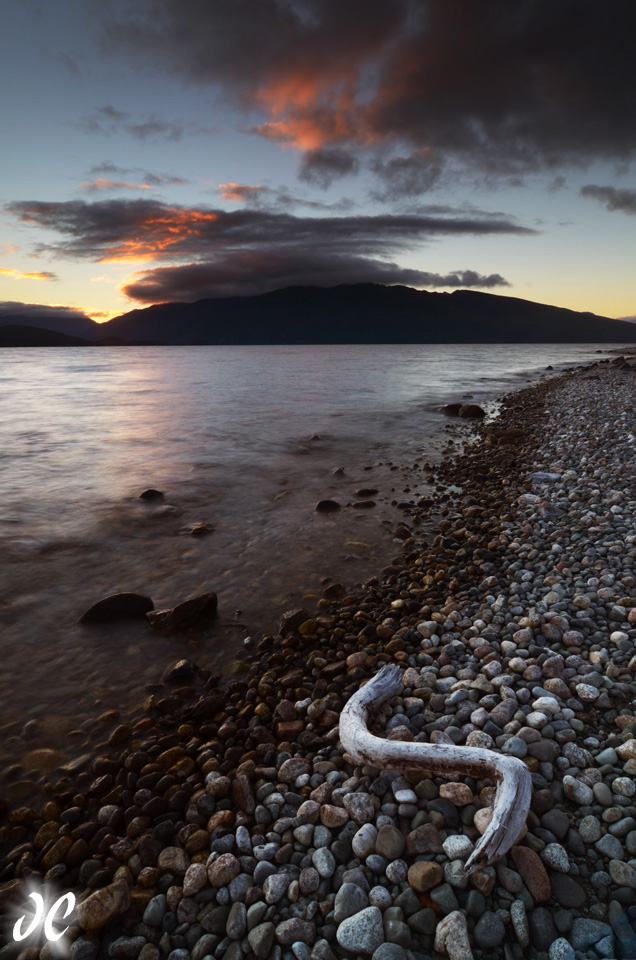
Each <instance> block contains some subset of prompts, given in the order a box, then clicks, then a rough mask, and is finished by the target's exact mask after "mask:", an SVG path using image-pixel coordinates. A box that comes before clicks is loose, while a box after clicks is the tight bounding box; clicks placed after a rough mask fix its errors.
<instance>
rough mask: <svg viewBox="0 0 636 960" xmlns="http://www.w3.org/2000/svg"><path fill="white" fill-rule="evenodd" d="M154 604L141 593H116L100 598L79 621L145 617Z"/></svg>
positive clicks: (107, 620) (97, 621) (105, 620)
mask: <svg viewBox="0 0 636 960" xmlns="http://www.w3.org/2000/svg"><path fill="white" fill-rule="evenodd" d="M153 607H154V604H153V602H152V600H151V599H150V597H144V596H142V595H141V594H140V593H114V594H112V596H110V597H104V599H103V600H98V601H97V603H94V604H93V606H92V607H89V609H88V610H87V611H86V613H83V614H82V616H81V617H80V618H79V620H78V621H77V622H78V623H110V622H111V621H113V620H135V619H141V618H142V617H145V615H146V614H147V613H148V612H149V611H150V610H152V609H153Z"/></svg>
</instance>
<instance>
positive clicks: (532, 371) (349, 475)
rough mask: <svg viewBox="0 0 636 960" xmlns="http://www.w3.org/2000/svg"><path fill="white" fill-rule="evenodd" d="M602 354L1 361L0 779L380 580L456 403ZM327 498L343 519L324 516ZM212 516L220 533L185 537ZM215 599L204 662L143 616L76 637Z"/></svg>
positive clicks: (304, 351)
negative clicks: (45, 748) (117, 612)
mask: <svg viewBox="0 0 636 960" xmlns="http://www.w3.org/2000/svg"><path fill="white" fill-rule="evenodd" d="M604 349H607V348H604ZM595 350H596V345H590V346H585V345H583V346H581V345H575V346H567V345H538V346H527V345H504V346H474V345H471V346H381V347H378V346H351V347H349V346H337V347H326V346H325V347H282V348H281V347H276V348H274V347H272V348H267V347H169V348H165V347H157V348H152V347H149V348H143V349H136V348H126V349H117V348H95V349H92V348H84V349H29V350H21V349H16V350H4V351H2V353H1V354H0V458H1V460H2V470H1V471H0V537H1V538H2V549H1V552H0V620H1V622H2V632H1V635H0V655H1V657H2V672H1V675H0V770H1V769H2V766H3V762H4V763H5V764H6V763H7V762H9V760H15V759H16V756H17V757H19V756H20V754H21V752H22V753H24V751H25V750H27V749H30V748H31V747H32V746H33V745H34V743H35V744H36V745H37V744H40V743H43V744H46V745H50V746H56V747H58V748H59V749H60V750H62V752H63V754H64V755H65V756H67V755H69V753H73V752H77V746H78V745H79V746H82V745H85V746H87V747H88V745H90V744H92V745H94V743H95V741H97V740H99V737H100V735H102V734H101V733H100V730H99V729H98V728H97V727H96V726H95V724H93V723H92V721H91V720H90V718H92V717H95V716H96V715H97V714H99V713H100V712H101V711H102V710H104V709H106V707H111V706H113V707H117V708H119V709H122V710H124V711H125V710H127V709H130V708H132V707H133V706H135V705H136V704H138V703H139V701H140V699H141V698H142V697H143V689H142V688H143V684H144V682H148V681H150V680H155V679H156V678H157V677H158V676H159V675H160V673H161V672H162V670H163V669H164V667H165V666H166V665H167V664H168V663H170V662H172V661H174V660H175V659H177V658H178V657H180V656H183V655H190V656H192V657H193V658H194V659H196V660H197V661H198V662H199V663H200V665H202V666H203V665H208V666H218V665H219V664H221V663H223V662H224V661H226V660H227V659H229V656H230V654H231V651H232V650H233V649H234V650H236V649H237V648H239V647H240V646H241V644H242V641H243V639H244V637H245V636H247V635H248V634H249V633H252V632H256V631H258V630H268V629H271V628H272V627H273V626H274V625H275V624H276V623H277V620H278V616H279V615H280V612H281V610H282V609H284V608H285V607H288V606H289V605H293V604H296V605H297V604H298V603H299V602H304V603H306V604H311V603H312V602H313V601H315V599H316V598H317V597H320V595H321V593H322V590H323V588H324V583H325V582H327V581H328V579H329V578H333V579H335V580H341V581H343V582H345V583H346V584H351V585H353V584H354V583H355V582H356V581H357V582H359V581H361V580H362V579H365V578H366V577H368V576H369V575H371V574H373V573H377V572H378V571H379V570H380V569H381V567H382V566H384V565H385V564H386V562H388V560H389V559H390V557H391V556H392V554H393V553H394V552H396V544H395V543H394V542H393V530H394V529H395V525H396V522H397V521H398V519H401V517H402V514H401V513H400V512H399V511H397V510H396V508H395V507H394V506H391V501H392V500H393V501H395V500H404V499H409V498H410V497H415V496H417V495H420V494H423V493H425V492H426V488H425V486H424V475H423V474H422V471H421V466H422V465H423V464H424V463H425V462H426V461H430V462H434V461H436V460H439V459H440V457H441V455H442V454H443V453H444V452H448V451H449V449H450V448H449V446H448V444H449V436H448V434H447V433H445V432H444V426H445V424H446V423H447V422H448V421H447V420H446V419H445V418H444V417H443V416H442V415H441V414H440V413H439V411H438V409H437V408H438V407H439V405H440V404H442V403H445V402H448V401H451V400H457V399H464V398H468V397H472V398H474V400H475V401H477V402H482V403H484V402H488V401H491V400H493V399H494V398H496V397H497V395H501V394H502V393H504V392H508V391H509V390H511V389H515V388H516V387H519V386H522V385H524V383H525V382H526V380H528V379H530V378H532V377H536V376H538V375H539V374H540V372H541V371H542V370H543V369H544V368H545V367H546V365H547V364H549V363H551V364H553V365H554V367H555V369H558V368H559V367H560V366H563V365H567V364H569V363H574V362H579V363H580V362H583V361H585V360H589V359H593V358H594V357H595ZM415 464H417V466H414V465H415ZM339 467H342V468H344V473H343V474H339V475H336V474H334V472H333V471H334V470H335V469H336V468H339ZM392 468H393V469H392ZM148 487H155V488H157V489H159V490H161V491H163V492H164V494H165V498H164V500H163V501H162V502H161V503H160V504H156V503H155V504H147V503H144V502H143V501H140V500H139V494H140V493H141V492H142V491H143V490H144V489H146V488H148ZM361 487H375V488H377V489H378V494H377V496H376V497H375V499H376V500H377V506H376V508H375V509H374V510H369V511H358V510H353V509H351V508H349V509H347V508H346V504H350V503H351V502H353V501H354V500H355V499H356V496H355V491H356V490H357V489H359V488H361ZM324 497H332V498H335V499H337V500H339V501H340V502H341V503H342V504H343V505H345V508H344V509H343V510H341V511H340V512H339V513H338V514H335V515H333V514H332V515H325V514H319V513H316V511H315V504H316V501H317V500H319V499H321V498H324ZM197 521H203V522H206V523H209V524H211V525H212V526H213V527H214V532H213V533H212V534H210V535H209V536H207V537H205V538H200V539H194V538H192V537H191V536H189V535H188V534H187V533H184V532H183V529H182V528H184V527H187V525H188V524H191V523H194V522H197ZM208 589H212V590H214V591H215V592H216V593H217V594H218V596H219V612H220V619H219V624H218V626H217V628H215V630H214V631H212V635H211V636H210V637H208V638H207V639H206V641H205V642H204V643H203V644H202V645H200V646H199V647H198V648H196V649H193V648H192V642H191V641H188V640H184V639H183V638H174V637H172V638H166V637H160V636H157V635H154V634H151V633H150V632H149V631H148V630H147V629H146V627H145V625H144V624H136V623H135V624H130V625H128V624H127V625H126V626H125V627H117V628H111V627H106V628H102V627H100V628H91V629H88V628H86V627H84V628H80V627H78V626H76V620H77V617H78V616H79V615H80V614H81V613H82V612H83V611H84V610H85V609H86V608H87V607H88V606H90V605H91V604H92V603H93V602H94V601H95V600H97V599H99V598H100V597H103V596H105V595H107V594H109V593H113V592H117V591H122V590H131V591H135V592H140V593H144V594H148V595H149V596H150V597H152V599H153V601H154V603H155V606H156V607H158V608H159V607H163V606H173V605H174V604H175V603H177V602H179V601H180V600H183V599H185V598H186V597H188V596H191V595H194V594H196V593H199V592H202V591H204V590H208ZM29 720H35V721H36V723H32V724H30V726H29V728H28V731H29V732H30V733H31V735H32V739H31V740H29V741H28V743H27V742H26V741H24V740H23V737H22V732H21V731H22V729H23V727H24V724H25V723H26V722H27V721H29ZM72 731H75V732H72ZM69 733H71V741H70V742H71V743H72V744H75V746H74V747H73V749H72V750H71V749H70V747H69V746H68V745H65V739H64V738H65V736H66V735H67V734H69ZM0 779H1V774H0Z"/></svg>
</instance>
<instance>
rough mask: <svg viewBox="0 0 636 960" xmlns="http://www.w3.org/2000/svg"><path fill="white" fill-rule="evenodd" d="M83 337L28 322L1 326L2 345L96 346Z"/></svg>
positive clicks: (0, 342)
mask: <svg viewBox="0 0 636 960" xmlns="http://www.w3.org/2000/svg"><path fill="white" fill-rule="evenodd" d="M94 346H95V344H94V343H91V341H90V340H85V339H84V338H83V337H69V336H67V335H66V334H65V333H56V332H55V331H54V330H43V329H42V328H41V327H30V326H28V325H26V324H8V325H6V326H0V347H94Z"/></svg>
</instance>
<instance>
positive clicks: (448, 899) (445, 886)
mask: <svg viewBox="0 0 636 960" xmlns="http://www.w3.org/2000/svg"><path fill="white" fill-rule="evenodd" d="M429 896H430V898H431V900H432V901H433V903H435V904H436V905H437V907H439V909H440V910H441V912H442V913H444V914H447V913H452V912H453V910H457V909H458V907H459V904H458V902H457V897H456V896H455V893H454V892H453V888H452V887H451V885H450V883H442V884H440V886H439V887H435V888H434V889H433V890H431V892H430V894H429Z"/></svg>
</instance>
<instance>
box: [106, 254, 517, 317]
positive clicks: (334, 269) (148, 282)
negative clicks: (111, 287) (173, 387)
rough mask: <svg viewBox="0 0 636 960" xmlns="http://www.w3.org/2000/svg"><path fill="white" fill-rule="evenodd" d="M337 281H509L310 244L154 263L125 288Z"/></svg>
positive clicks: (214, 289)
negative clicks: (162, 264) (410, 266)
mask: <svg viewBox="0 0 636 960" xmlns="http://www.w3.org/2000/svg"><path fill="white" fill-rule="evenodd" d="M339 283H384V284H394V283H399V284H405V285H407V286H415V287H487V288H492V287H501V286H508V283H507V281H506V280H504V278H503V277H501V276H499V274H492V275H490V276H487V277H484V276H480V275H479V274H478V273H475V271H473V270H464V271H453V272H452V273H449V274H447V275H441V274H438V273H428V272H426V271H424V270H411V269H406V268H404V267H400V266H399V265H398V264H396V263H391V262H387V261H380V260H376V259H373V258H367V257H358V256H355V255H350V254H344V255H340V256H339V255H337V254H330V253H329V252H324V253H320V254H318V255H316V254H315V252H314V251H313V250H312V248H310V247H308V248H306V249H300V250H296V251H292V250H290V251H282V252H280V253H270V252H260V251H259V252H245V253H240V254H238V255H236V256H224V255H223V254H221V255H220V256H219V257H218V258H216V259H215V260H214V261H212V262H205V263H189V264H183V265H181V266H171V267H156V268H154V269H152V270H146V271H143V272H141V273H140V274H139V275H138V279H135V280H133V281H132V282H131V283H129V284H126V285H125V286H124V287H123V292H124V293H125V294H126V295H127V296H128V297H130V298H131V299H133V300H137V301H138V302H140V303H158V302H160V301H167V300H168V301H169V300H185V301H192V300H199V299H202V298H204V297H231V296H250V295H254V294H259V293H267V292H268V291H271V290H277V289H279V288H281V287H287V286H294V285H301V286H307V285H310V286H332V285H335V284H339Z"/></svg>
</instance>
